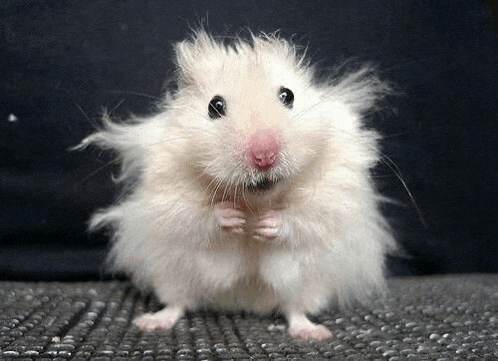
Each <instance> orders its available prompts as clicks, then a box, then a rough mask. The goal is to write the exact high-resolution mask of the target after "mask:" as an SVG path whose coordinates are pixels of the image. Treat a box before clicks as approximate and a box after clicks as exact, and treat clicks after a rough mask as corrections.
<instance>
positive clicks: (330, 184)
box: [80, 30, 393, 340]
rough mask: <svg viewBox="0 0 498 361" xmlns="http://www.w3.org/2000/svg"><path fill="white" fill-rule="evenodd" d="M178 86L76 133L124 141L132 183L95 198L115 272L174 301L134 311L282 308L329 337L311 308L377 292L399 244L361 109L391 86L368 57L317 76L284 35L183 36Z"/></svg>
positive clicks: (107, 142) (120, 144) (92, 140)
mask: <svg viewBox="0 0 498 361" xmlns="http://www.w3.org/2000/svg"><path fill="white" fill-rule="evenodd" d="M175 50H176V69H177V72H176V76H177V81H176V88H175V90H174V91H171V92H170V93H169V94H167V95H166V96H165V100H164V101H163V102H162V103H161V104H160V105H159V107H158V110H157V111H156V113H155V114H152V115H150V116H148V117H144V118H133V119H131V120H130V121H128V122H124V123H114V122H111V121H110V120H109V117H108V116H107V117H106V116H105V117H104V120H105V122H104V123H105V126H104V127H103V129H101V130H100V131H98V132H97V133H95V134H93V135H90V136H89V137H88V138H86V139H85V140H84V141H83V142H82V143H81V144H80V147H81V148H84V147H86V146H87V145H89V144H95V145H97V146H99V147H101V148H103V149H111V150H114V151H115V152H117V154H118V156H119V159H120V161H121V164H122V171H121V174H120V176H119V178H118V180H119V181H121V182H125V185H126V186H125V188H126V189H128V191H127V192H126V193H125V195H124V196H123V197H121V199H120V200H119V201H117V202H116V204H114V205H112V206H111V207H109V208H107V209H104V210H101V211H99V212H97V213H96V214H95V215H94V216H93V218H92V219H91V221H90V228H91V229H93V230H94V229H98V228H101V227H107V228H108V229H110V230H111V231H112V235H113V236H112V238H113V240H112V242H113V243H112V249H111V252H110V255H109V261H110V264H111V269H112V270H113V271H119V272H124V273H126V274H128V275H129V276H130V277H131V279H132V280H133V282H134V283H135V284H136V285H137V286H139V287H141V288H144V289H148V290H152V291H153V292H155V294H156V295H157V297H158V298H159V300H160V301H161V303H163V304H164V305H165V307H164V309H162V310H161V311H159V312H156V313H153V314H144V315H141V316H139V317H138V318H136V319H135V320H134V322H135V323H136V324H137V325H138V327H140V329H142V330H153V329H158V328H165V329H168V328H171V327H173V326H174V325H175V323H176V322H177V321H178V320H179V319H180V318H181V317H182V316H183V315H184V313H185V311H186V310H196V309H199V308H205V307H210V308H217V309H225V310H247V311H249V312H255V313H258V314H268V313H270V312H275V311H278V312H280V313H282V314H283V315H285V317H286V319H287V322H288V332H289V333H290V334H291V335H292V336H295V337H297V338H301V339H317V340H326V339H329V338H331V337H332V333H331V331H330V330H329V329H328V328H327V327H325V326H324V325H319V324H314V323H312V322H311V321H310V320H309V319H308V318H307V315H310V314H316V313H317V312H319V311H321V310H325V309H327V308H328V307H331V306H333V305H339V306H346V305H348V304H349V303H351V302H353V301H358V300H359V301H366V300H368V298H369V297H371V296H372V295H380V294H382V292H383V290H384V287H385V277H384V260H385V254H386V252H387V251H388V249H389V248H390V247H392V245H393V240H392V237H391V232H390V231H389V228H388V226H387V223H386V221H385V219H384V218H383V216H382V215H381V213H380V211H379V202H381V201H382V197H381V196H380V195H379V194H378V193H377V191H376V190H375V186H374V184H373V182H372V177H371V174H370V173H371V169H372V168H373V167H374V166H375V165H376V163H377V162H378V161H379V158H380V156H379V154H380V152H379V144H378V143H379V139H380V137H379V135H378V134H377V133H376V132H375V131H374V130H371V129H368V128H367V127H366V126H365V122H364V118H365V116H366V113H367V112H368V111H369V110H371V109H372V107H373V106H374V104H375V102H376V101H377V100H378V99H379V98H381V97H382V96H383V94H385V92H386V90H387V89H388V87H387V86H386V85H385V84H384V83H383V82H381V81H380V80H379V79H378V78H377V77H376V76H374V75H373V72H372V71H371V69H369V68H368V67H367V68H362V69H360V70H356V71H353V72H350V73H348V74H346V75H343V76H341V77H336V78H330V79H327V80H317V77H316V75H315V71H314V68H313V67H312V66H311V65H310V63H309V61H308V60H307V59H306V57H305V56H304V55H303V52H302V51H301V50H300V48H298V47H297V46H296V45H294V44H293V43H291V42H289V41H286V40H284V39H282V38H281V37H280V36H279V35H277V34H270V35H268V34H260V35H253V34H251V35H250V36H249V37H248V39H239V38H236V39H231V40H230V39H221V40H220V39H215V38H214V37H212V36H211V35H209V34H208V33H207V32H205V31H204V30H199V31H194V32H193V34H192V36H191V37H190V38H188V39H187V40H185V41H182V42H180V43H178V44H176V46H175Z"/></svg>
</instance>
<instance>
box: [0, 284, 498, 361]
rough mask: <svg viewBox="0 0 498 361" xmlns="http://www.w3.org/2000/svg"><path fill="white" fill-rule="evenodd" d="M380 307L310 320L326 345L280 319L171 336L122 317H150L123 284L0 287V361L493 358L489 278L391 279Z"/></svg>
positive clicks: (211, 320) (497, 347) (197, 324)
mask: <svg viewBox="0 0 498 361" xmlns="http://www.w3.org/2000/svg"><path fill="white" fill-rule="evenodd" d="M389 284H390V296H389V297H388V298H387V301H386V303H385V304H384V303H381V302H380V301H375V302H373V303H372V304H371V308H370V309H362V308H355V309H352V310H351V311H349V312H348V313H341V312H337V311H331V312H326V313H323V314H321V315H319V316H318V317H317V318H316V319H315V321H316V320H318V321H319V322H322V323H324V324H325V325H327V326H328V327H329V328H330V329H332V330H333V331H334V339H333V340H331V341H330V342H327V343H323V342H304V341H296V340H294V339H292V338H291V337H290V336H288V335H287V334H286V333H285V321H284V320H283V319H282V318H279V317H269V318H259V317H256V316H253V315H250V314H224V313H216V312H200V313H191V314H188V315H187V317H186V318H184V319H182V320H181V321H180V322H179V323H178V324H177V325H176V327H175V328H174V329H173V330H171V331H157V332H141V331H139V330H138V329H137V328H136V327H133V326H132V324H131V319H132V318H133V317H134V316H135V315H137V314H140V313H142V312H144V311H149V310H152V311H154V310H157V309H158V308H159V305H158V303H157V301H156V300H155V299H154V298H153V297H152V298H151V297H144V296H142V295H141V294H140V293H139V292H138V291H137V290H136V289H135V288H133V287H132V286H130V284H129V283H126V282H119V281H115V282H100V283H99V282H90V283H22V282H0V358H1V359H2V360H9V359H15V360H30V359H33V360H34V359H36V360H39V359H44V358H45V359H47V360H49V359H51V360H120V359H121V360H154V359H156V360H169V359H184V360H194V359H196V360H220V359H339V360H341V359H354V360H364V359H372V360H373V359H379V360H404V359H409V358H412V359H416V360H438V359H441V360H443V359H446V360H457V359H462V360H467V359H475V360H498V275H457V276H438V277H423V278H403V279H392V280H390V281H389Z"/></svg>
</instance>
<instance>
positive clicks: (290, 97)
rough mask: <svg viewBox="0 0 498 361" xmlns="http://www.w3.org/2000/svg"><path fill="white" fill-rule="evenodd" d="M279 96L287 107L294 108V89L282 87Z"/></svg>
mask: <svg viewBox="0 0 498 361" xmlns="http://www.w3.org/2000/svg"><path fill="white" fill-rule="evenodd" d="M278 97H279V98H280V100H281V101H282V103H283V104H284V105H285V106H286V107H287V108H292V104H294V93H293V92H292V90H290V89H287V88H284V87H281V88H280V90H279V91H278Z"/></svg>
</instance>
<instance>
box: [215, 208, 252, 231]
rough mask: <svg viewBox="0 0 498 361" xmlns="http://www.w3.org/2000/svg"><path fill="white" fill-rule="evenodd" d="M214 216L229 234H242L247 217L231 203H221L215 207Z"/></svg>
mask: <svg viewBox="0 0 498 361" xmlns="http://www.w3.org/2000/svg"><path fill="white" fill-rule="evenodd" d="M214 215H215V217H216V221H217V223H218V225H219V226H220V227H221V229H223V230H224V231H227V232H233V233H242V232H244V229H243V226H244V224H245V223H246V220H245V215H244V213H243V212H242V211H240V210H238V209H236V208H235V205H234V204H233V203H231V202H219V203H216V204H215V205H214Z"/></svg>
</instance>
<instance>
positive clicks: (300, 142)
mask: <svg viewBox="0 0 498 361" xmlns="http://www.w3.org/2000/svg"><path fill="white" fill-rule="evenodd" d="M176 53H177V67H178V79H179V80H178V91H177V93H176V94H175V95H174V99H173V101H172V103H171V104H170V109H171V117H172V118H173V119H174V122H175V123H176V124H177V125H178V126H179V128H180V129H183V132H184V134H185V139H186V140H185V143H186V151H185V152H188V156H186V157H188V164H189V165H190V167H192V168H195V169H196V171H195V174H196V176H197V177H207V178H208V181H207V182H208V184H209V185H210V186H211V187H212V188H213V189H218V190H219V191H220V192H222V193H230V192H237V193H238V194H241V193H242V194H244V196H255V197H258V196H262V195H268V194H271V193H272V192H274V191H276V190H277V189H280V190H283V189H285V187H283V186H281V185H284V184H289V181H292V180H293V179H295V178H296V177H297V176H299V175H300V174H302V173H303V172H306V171H307V169H309V168H310V167H319V166H320V164H319V163H320V159H321V158H323V153H324V152H326V149H327V144H328V142H329V133H330V131H329V130H328V126H327V122H328V121H327V120H326V119H329V118H330V116H329V115H328V114H326V113H327V112H326V111H325V110H324V109H323V108H322V107H321V106H320V103H321V93H320V91H319V90H317V89H315V88H314V87H313V86H312V77H313V75H312V71H311V69H310V68H309V67H308V66H307V64H305V61H304V59H303V57H301V56H300V55H299V54H298V52H297V50H296V48H295V47H294V46H292V45H291V44H289V43H288V42H286V41H284V40H281V39H279V38H278V37H275V36H267V35H262V36H259V37H255V36H253V37H252V38H251V39H250V40H249V41H242V40H236V41H234V42H233V43H232V44H229V45H226V44H224V43H223V42H221V41H216V40H214V39H213V38H211V37H210V36H208V35H207V34H206V33H204V32H198V33H196V34H195V35H194V37H193V38H192V39H190V40H188V41H184V42H181V43H179V44H177V46H176Z"/></svg>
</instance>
